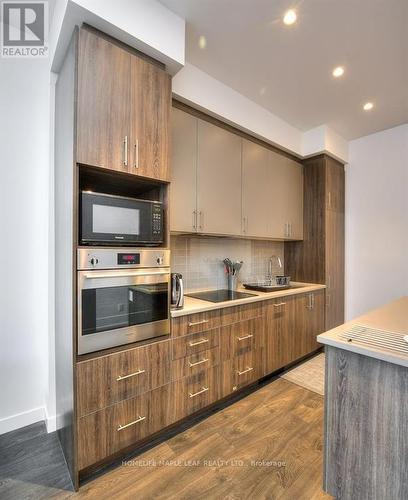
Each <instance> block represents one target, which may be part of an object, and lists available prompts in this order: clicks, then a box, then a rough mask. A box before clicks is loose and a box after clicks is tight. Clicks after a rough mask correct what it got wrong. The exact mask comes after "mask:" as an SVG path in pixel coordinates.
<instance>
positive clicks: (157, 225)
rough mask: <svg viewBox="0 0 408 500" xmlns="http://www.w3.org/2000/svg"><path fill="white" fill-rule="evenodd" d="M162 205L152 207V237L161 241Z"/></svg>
mask: <svg viewBox="0 0 408 500" xmlns="http://www.w3.org/2000/svg"><path fill="white" fill-rule="evenodd" d="M162 214H163V208H162V205H152V235H153V238H154V239H158V240H160V239H161V236H162V227H163V217H162Z"/></svg>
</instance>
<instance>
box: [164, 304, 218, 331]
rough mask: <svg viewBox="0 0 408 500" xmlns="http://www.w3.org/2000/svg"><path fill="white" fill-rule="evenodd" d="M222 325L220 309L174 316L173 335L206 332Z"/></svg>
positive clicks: (172, 323)
mask: <svg viewBox="0 0 408 500" xmlns="http://www.w3.org/2000/svg"><path fill="white" fill-rule="evenodd" d="M219 326H220V311H219V309H217V310H215V311H207V312H202V313H197V314H189V315H188V316H181V317H179V318H174V319H172V321H171V327H172V336H173V337H181V336H183V335H188V334H190V333H198V332H204V331H205V330H211V329H212V328H217V327H219Z"/></svg>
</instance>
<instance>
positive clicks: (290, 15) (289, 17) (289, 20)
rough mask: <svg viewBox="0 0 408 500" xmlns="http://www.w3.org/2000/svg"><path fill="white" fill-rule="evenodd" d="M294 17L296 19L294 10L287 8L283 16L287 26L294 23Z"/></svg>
mask: <svg viewBox="0 0 408 500" xmlns="http://www.w3.org/2000/svg"><path fill="white" fill-rule="evenodd" d="M296 19H297V15H296V11H295V10H293V9H289V10H287V11H286V12H285V14H284V16H283V22H284V23H285V24H286V25H287V26H290V25H291V24H293V23H295V22H296Z"/></svg>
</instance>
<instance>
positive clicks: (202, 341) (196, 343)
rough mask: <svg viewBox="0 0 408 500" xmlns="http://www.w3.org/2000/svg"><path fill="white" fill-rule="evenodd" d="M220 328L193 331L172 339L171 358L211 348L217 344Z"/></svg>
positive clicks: (182, 356)
mask: <svg viewBox="0 0 408 500" xmlns="http://www.w3.org/2000/svg"><path fill="white" fill-rule="evenodd" d="M219 342H220V330H219V328H216V329H215V330H209V331H206V332H201V333H195V334H193V335H187V336H185V337H180V338H177V339H173V340H172V348H173V349H172V354H173V359H178V358H184V357H186V356H190V355H191V354H196V353H198V352H201V351H204V350H207V349H212V348H213V347H216V346H218V345H219Z"/></svg>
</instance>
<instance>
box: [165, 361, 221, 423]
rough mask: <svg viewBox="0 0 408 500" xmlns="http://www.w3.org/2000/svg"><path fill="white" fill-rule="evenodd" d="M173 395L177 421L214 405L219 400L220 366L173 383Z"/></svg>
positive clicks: (173, 415)
mask: <svg viewBox="0 0 408 500" xmlns="http://www.w3.org/2000/svg"><path fill="white" fill-rule="evenodd" d="M172 393H173V411H172V417H173V418H174V420H175V421H177V420H181V419H182V418H184V417H186V416H187V415H191V414H192V413H195V412H196V411H198V410H201V409H202V408H205V407H206V406H208V405H210V404H211V403H214V402H215V401H217V399H219V368H218V366H215V367H213V368H210V369H209V370H204V371H199V372H198V373H196V374H194V375H191V376H189V377H185V378H182V379H180V380H177V381H175V382H173V384H172Z"/></svg>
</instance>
